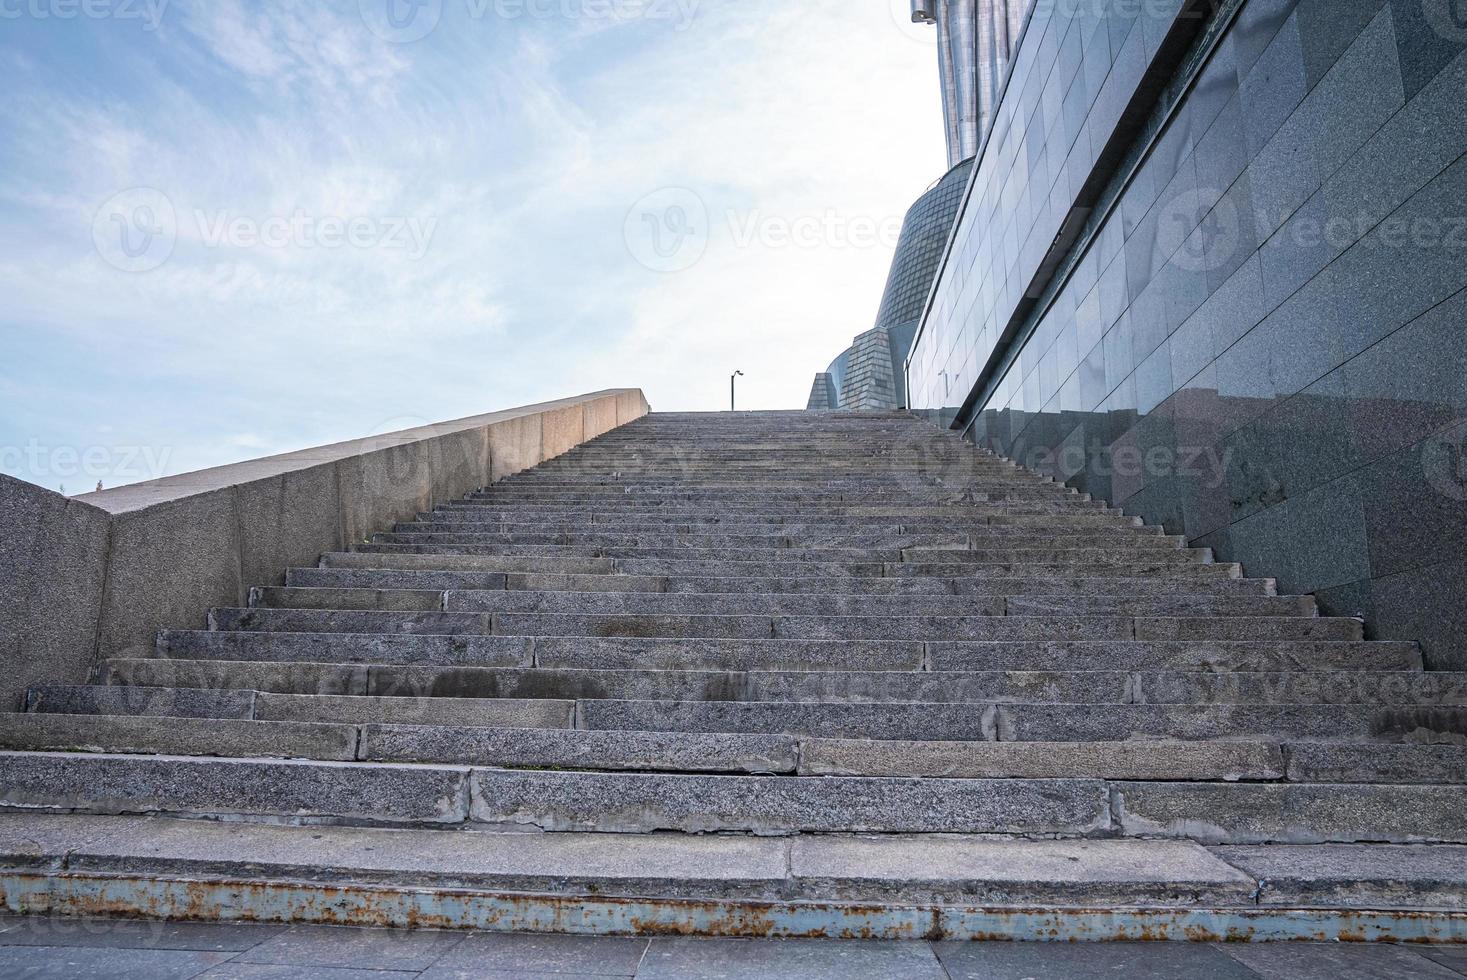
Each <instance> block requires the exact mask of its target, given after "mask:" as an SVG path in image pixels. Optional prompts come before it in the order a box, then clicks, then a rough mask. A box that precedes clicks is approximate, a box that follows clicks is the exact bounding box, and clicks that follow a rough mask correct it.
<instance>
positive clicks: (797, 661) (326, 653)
mask: <svg viewBox="0 0 1467 980" xmlns="http://www.w3.org/2000/svg"><path fill="white" fill-rule="evenodd" d="M155 655H156V656H159V657H166V658H179V659H190V658H208V659H219V660H257V661H277V660H278V661H306V662H310V661H315V662H320V663H338V664H339V663H359V664H372V663H376V664H422V665H429V666H432V665H441V666H465V667H470V666H473V667H532V666H537V665H538V666H541V667H560V668H587V669H589V668H601V669H653V668H656V669H674V670H708V669H712V670H758V669H766V670H771V669H777V670H785V671H807V670H817V671H819V670H864V671H879V670H898V671H917V670H923V669H927V670H931V671H946V670H1024V669H1032V670H1067V669H1072V668H1076V667H1082V668H1085V669H1097V668H1101V669H1110V670H1126V671H1135V670H1187V671H1207V672H1219V671H1231V670H1244V669H1248V670H1253V671H1275V672H1279V671H1314V670H1408V671H1414V670H1420V669H1421V667H1422V658H1421V651H1420V649H1419V648H1418V647H1417V646H1416V645H1415V644H1413V643H1401V642H1365V641H1346V642H1333V641H1287V640H1285V641H1252V642H1250V641H1234V642H1229V641H1221V642H1219V641H1143V640H1118V641H1095V640H1078V641H1061V642H1023V641H1017V642H1014V641H1010V642H986V643H984V642H979V643H972V642H960V641H951V642H949V641H944V642H937V643H925V644H924V643H923V642H921V641H855V642H851V641H838V640H779V639H756V640H725V639H687V638H682V639H639V638H627V637H574V638H558V637H538V638H532V637H505V636H473V637H451V636H421V635H419V636H414V635H394V636H384V635H354V634H333V633H291V632H268V633H227V632H211V631H208V630H163V631H161V632H160V633H159V634H158V642H157V649H156V651H155Z"/></svg>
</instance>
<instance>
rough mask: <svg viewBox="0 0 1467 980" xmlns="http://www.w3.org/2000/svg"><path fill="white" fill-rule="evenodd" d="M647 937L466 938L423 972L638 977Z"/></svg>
mask: <svg viewBox="0 0 1467 980" xmlns="http://www.w3.org/2000/svg"><path fill="white" fill-rule="evenodd" d="M647 942H648V941H647V940H646V939H636V938H630V937H621V936H556V935H545V936H538V935H530V934H512V933H509V934H505V933H501V934H491V935H475V936H469V937H467V938H465V939H464V941H463V942H462V943H460V944H459V945H458V946H456V947H455V948H454V949H453V950H452V952H449V953H446V954H445V955H444V956H443V958H442V959H440V960H438V961H437V962H436V963H435V964H434V967H433V969H432V970H431V971H430V972H429V973H427V974H425V977H426V978H428V980H434V978H437V977H440V976H442V977H448V976H454V975H456V974H457V971H465V974H466V975H468V976H483V975H484V974H485V973H486V972H487V973H488V975H490V976H493V975H494V974H495V973H501V974H502V975H504V976H506V977H509V976H515V977H527V976H535V975H536V974H541V975H561V976H564V975H566V974H577V975H580V974H584V975H586V976H592V975H595V976H605V977H631V976H635V975H636V973H637V970H638V967H639V966H640V964H641V962H642V957H643V955H644V954H645V953H646V952H647Z"/></svg>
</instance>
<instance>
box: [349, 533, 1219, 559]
mask: <svg viewBox="0 0 1467 980" xmlns="http://www.w3.org/2000/svg"><path fill="white" fill-rule="evenodd" d="M472 537H475V536H472V535H460V534H451V535H443V534H392V533H381V534H374V535H373V536H372V541H370V542H368V543H366V544H362V545H358V546H356V548H355V550H356V551H359V552H363V553H380V552H383V551H385V552H386V553H388V554H391V553H393V552H394V551H399V550H403V549H413V550H417V553H427V554H431V553H434V552H440V551H441V552H444V553H447V554H471V555H472V554H479V555H499V554H503V555H575V556H585V557H598V558H599V557H603V556H609V557H613V558H619V559H636V558H672V559H682V560H688V559H700V558H701V559H717V560H727V559H728V558H729V557H730V555H731V553H732V554H733V556H734V557H737V558H738V559H740V560H743V561H751V562H761V561H762V562H832V561H833V562H842V561H844V562H883V563H886V562H903V561H909V562H918V563H929V564H935V563H954V564H958V563H972V564H988V563H994V562H1022V561H1033V562H1069V563H1072V564H1088V563H1095V564H1120V563H1126V562H1136V561H1142V560H1144V561H1148V562H1160V563H1173V564H1184V563H1188V562H1206V561H1208V560H1209V559H1210V557H1211V555H1210V553H1208V552H1207V551H1206V550H1205V549H1196V548H1180V547H1178V546H1177V544H1176V543H1175V542H1170V541H1166V540H1165V539H1162V538H1149V539H1143V538H1136V539H1134V540H1128V541H1115V542H1108V543H1105V544H1086V543H1083V542H1080V543H1075V544H1073V545H1072V544H1071V543H1068V542H1061V543H1057V544H1054V545H1049V544H1044V543H1039V542H1025V541H1015V542H1006V543H1001V544H991V545H990V544H985V545H982V546H981V547H974V548H969V547H965V546H960V545H954V546H953V547H947V548H942V547H922V548H907V547H903V546H902V545H901V544H900V543H888V544H881V545H871V546H866V545H851V546H843V545H841V544H840V543H838V542H832V543H831V544H830V545H829V546H828V547H827V546H824V545H821V546H819V547H807V546H795V545H791V546H790V547H773V546H770V547H750V546H748V545H746V544H740V543H735V542H722V543H720V542H718V541H717V540H707V541H693V542H688V543H679V542H678V541H677V540H676V539H674V538H667V539H665V540H661V541H657V540H651V539H631V538H629V539H628V540H627V541H626V542H625V543H618V542H614V541H610V540H607V541H602V542H596V541H584V542H579V543H576V542H573V543H569V544H556V543H552V542H525V541H499V542H495V541H483V540H480V541H474V540H470V539H471V538H472ZM445 538H448V539H452V540H444V539H445ZM408 553H413V551H412V550H409V551H408Z"/></svg>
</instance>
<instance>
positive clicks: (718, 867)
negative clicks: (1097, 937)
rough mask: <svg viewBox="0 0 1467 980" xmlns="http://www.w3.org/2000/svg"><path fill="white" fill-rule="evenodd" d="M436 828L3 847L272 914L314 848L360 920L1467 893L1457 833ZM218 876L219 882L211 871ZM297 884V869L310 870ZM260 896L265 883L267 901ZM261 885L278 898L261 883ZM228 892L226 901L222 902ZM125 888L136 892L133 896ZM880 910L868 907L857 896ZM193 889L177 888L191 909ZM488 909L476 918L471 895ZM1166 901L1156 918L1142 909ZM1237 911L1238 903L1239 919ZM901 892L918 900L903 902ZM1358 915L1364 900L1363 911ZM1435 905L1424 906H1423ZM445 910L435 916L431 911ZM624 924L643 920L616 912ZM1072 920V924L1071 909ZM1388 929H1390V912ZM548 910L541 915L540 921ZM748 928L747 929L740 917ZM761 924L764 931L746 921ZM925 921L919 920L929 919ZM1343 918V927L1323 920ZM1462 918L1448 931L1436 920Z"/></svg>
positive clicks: (118, 829) (73, 887) (820, 927)
mask: <svg viewBox="0 0 1467 980" xmlns="http://www.w3.org/2000/svg"><path fill="white" fill-rule="evenodd" d="M441 834H442V831H441V830H422V829H383V828H348V827H319V826H317V827H285V826H271V825H265V824H224V823H214V822H204V821H183V820H169V819H166V818H155V817H154V818H150V817H129V816H112V817H97V816H56V815H49V814H8V815H5V816H0V863H3V865H4V866H6V867H7V868H14V869H17V870H19V871H21V872H22V873H25V872H30V873H32V874H34V873H35V867H36V859H35V856H34V852H35V844H36V842H37V841H43V842H45V845H46V849H47V851H49V852H54V853H58V854H59V853H64V854H67V855H69V858H70V861H71V862H72V865H73V869H72V871H71V873H70V875H69V876H68V878H67V879H64V880H60V881H57V882H55V884H54V885H53V886H52V890H51V891H50V895H51V901H52V902H53V905H54V907H55V908H56V909H57V910H58V912H66V913H71V914H78V913H82V912H86V911H95V910H96V909H95V906H92V905H90V904H88V899H87V897H86V896H87V893H88V889H89V888H90V887H92V886H95V885H99V884H101V883H102V882H105V881H110V880H111V879H112V877H113V876H115V875H117V874H119V873H121V874H126V875H129V876H132V877H136V878H138V879H140V880H141V881H143V882H147V883H149V884H150V885H152V886H153V887H150V888H148V889H146V891H144V890H143V889H139V890H138V891H137V892H136V893H130V892H128V891H125V890H122V889H118V888H116V887H115V886H114V887H113V888H112V890H111V900H112V901H113V902H114V903H115V904H116V908H115V909H114V910H115V911H120V912H123V913H131V914H136V915H141V914H147V913H148V912H150V911H155V912H156V911H161V912H163V913H164V914H168V913H169V912H170V911H173V910H174V907H173V906H172V905H171V904H170V903H169V902H168V900H166V899H163V900H161V903H160V896H164V895H168V894H169V888H168V886H169V885H171V884H173V883H175V882H178V883H182V882H189V881H191V882H195V883H196V884H195V885H194V887H193V890H192V894H191V900H192V902H193V903H194V906H193V907H195V908H196V909H198V910H202V911H205V912H208V911H212V910H216V909H217V910H218V911H220V912H223V911H224V909H225V904H226V903H225V899H224V893H225V891H226V889H225V888H224V887H223V883H225V882H229V883H233V884H234V887H233V888H232V889H229V890H228V891H229V893H232V895H233V897H232V898H231V899H229V900H228V901H229V903H232V906H231V907H232V909H233V911H235V912H237V913H238V914H242V915H245V916H248V917H254V918H261V919H269V918H271V916H272V914H278V912H279V906H278V904H272V903H274V902H275V896H276V891H277V890H279V889H283V888H284V887H285V886H288V885H289V884H290V883H292V882H299V880H300V877H299V870H300V867H301V865H302V863H303V861H304V862H308V863H310V864H311V865H312V866H313V879H314V881H315V882H316V885H314V886H313V887H312V888H311V890H310V891H309V897H311V898H314V897H316V896H317V895H319V896H321V897H323V898H324V897H325V896H326V895H328V894H339V893H341V892H348V893H352V894H360V895H362V896H363V898H364V899H365V900H366V901H365V902H364V906H363V907H362V908H356V907H354V906H351V905H340V904H338V905H336V906H334V907H333V908H332V910H331V914H330V917H329V918H327V917H325V916H324V915H323V914H321V913H319V912H318V913H314V914H313V913H312V911H311V909H312V908H318V907H319V904H320V903H312V902H303V903H302V907H301V908H300V909H299V910H298V911H296V913H295V914H296V915H297V916H299V917H300V918H302V919H304V920H306V921H329V922H333V923H340V924H348V925H383V924H386V925H392V926H408V925H412V924H421V922H422V920H421V918H420V917H419V916H418V915H417V912H418V911H419V910H418V909H416V908H415V907H414V906H413V905H412V904H409V903H408V902H406V901H404V896H403V894H402V893H401V892H399V891H397V890H396V889H397V888H398V887H400V886H402V885H406V884H411V885H412V886H413V887H414V889H415V890H416V891H417V893H418V894H421V895H424V896H426V897H427V898H428V899H430V900H431V904H433V905H435V906H439V905H440V903H438V902H437V901H436V899H437V897H438V896H439V895H440V894H442V895H448V894H453V895H456V896H458V897H460V898H461V899H462V905H463V907H464V909H465V914H464V915H463V916H462V917H456V918H452V919H451V920H449V921H445V922H442V923H439V924H444V925H455V926H458V927H462V928H469V927H474V928H480V929H497V928H510V929H513V928H519V929H525V928H530V927H531V926H532V925H533V924H534V922H535V921H537V920H539V919H541V918H542V917H548V918H555V917H554V916H553V915H552V914H551V913H552V912H553V911H554V910H556V909H564V907H566V906H567V905H570V906H575V907H580V908H584V909H586V910H588V911H594V912H596V913H597V914H598V915H599V914H601V913H603V912H604V913H606V914H608V915H610V914H612V913H613V910H614V909H616V908H617V906H618V904H619V903H618V902H617V899H618V898H622V897H626V898H634V899H635V905H634V908H635V912H636V914H637V915H638V916H640V917H642V923H643V926H644V927H645V928H646V929H648V930H649V931H652V930H654V929H656V928H661V927H662V925H663V923H677V922H682V921H685V920H686V919H687V917H688V915H689V913H690V911H691V907H690V905H689V904H688V902H687V901H685V900H686V899H688V898H693V899H694V900H701V902H700V907H701V906H704V905H706V910H707V911H709V912H710V913H712V914H713V915H715V916H716V917H717V919H718V920H719V921H727V922H730V923H735V922H738V921H740V919H739V912H740V911H746V910H748V909H749V906H750V903H757V907H758V908H759V910H760V911H761V916H760V919H759V922H760V929H761V930H762V931H763V932H765V933H768V934H772V935H776V936H812V935H816V934H819V935H824V936H832V935H834V936H839V937H854V936H857V935H864V936H866V937H867V938H874V939H900V938H905V937H906V936H909V935H911V934H912V929H913V928H914V927H915V926H916V925H917V924H918V923H921V924H922V929H933V928H934V924H936V926H935V928H937V929H938V930H939V931H938V932H937V933H936V935H940V936H943V937H945V938H948V939H956V940H966V939H973V938H978V932H977V930H976V929H975V927H973V926H971V925H970V926H968V927H964V926H963V923H964V922H966V921H968V920H969V919H970V918H973V917H975V916H977V918H978V921H979V923H981V925H982V926H983V927H984V928H987V927H989V925H990V920H989V919H988V918H984V917H982V916H980V915H979V914H978V911H977V909H978V908H989V909H994V910H995V911H996V912H998V913H1003V912H1006V911H1008V910H1010V909H1014V910H1017V909H1023V908H1032V907H1035V906H1051V907H1062V906H1066V905H1076V904H1078V905H1083V906H1086V907H1089V908H1096V909H1129V910H1133V911H1132V912H1131V913H1130V914H1131V915H1132V916H1134V917H1135V918H1136V919H1137V920H1140V921H1138V922H1137V927H1138V930H1140V931H1139V932H1134V933H1133V932H1131V931H1125V932H1123V933H1122V935H1123V936H1124V937H1125V938H1135V937H1136V936H1138V935H1141V934H1145V935H1146V936H1148V937H1149V938H1158V937H1162V938H1185V933H1184V932H1182V931H1178V932H1176V933H1173V932H1172V931H1170V930H1169V929H1168V928H1167V927H1166V926H1165V925H1164V924H1163V922H1164V920H1165V921H1173V920H1177V919H1180V920H1181V921H1182V922H1184V923H1190V922H1191V921H1192V920H1191V919H1190V917H1189V916H1188V915H1187V910H1189V909H1203V910H1207V912H1208V917H1207V918H1208V921H1210V922H1212V923H1213V924H1214V925H1223V926H1224V927H1225V928H1231V927H1232V924H1233V923H1234V921H1236V925H1237V927H1238V928H1239V929H1243V928H1248V927H1249V926H1250V924H1251V926H1252V928H1255V929H1256V928H1258V926H1259V924H1260V923H1259V922H1258V921H1257V920H1256V919H1251V918H1249V916H1252V915H1254V913H1253V912H1251V911H1249V910H1250V909H1254V908H1256V907H1257V906H1258V905H1259V904H1262V905H1263V906H1265V907H1271V908H1274V909H1280V908H1282V909H1287V908H1300V907H1310V906H1313V907H1323V906H1335V907H1347V908H1358V909H1386V910H1393V909H1410V910H1415V909H1428V908H1438V909H1441V908H1454V907H1458V906H1460V905H1461V904H1462V902H1463V900H1464V898H1467V848H1462V847H1456V846H1452V845H1369V844H1364V845H1332V844H1314V845H1271V846H1267V847H1260V846H1249V845H1233V846H1222V847H1215V848H1213V849H1211V850H1209V849H1207V848H1204V847H1202V846H1200V845H1198V844H1195V843H1191V842H1187V841H1141V840H1083V841H1074V840H1002V839H994V838H990V837H974V836H962V835H954V836H951V837H930V836H901V835H893V836H884V837H879V838H878V837H848V838H843V837H829V836H809V837H785V838H762V839H760V838H748V837H727V836H718V835H687V834H655V835H647V836H644V837H639V838H624V837H622V838H613V837H607V836H606V835H601V834H594V833H592V834H560V835H555V836H553V837H552V836H536V835H525V834H517V833H495V832H492V831H481V832H479V833H475V834H466V835H462V836H461V839H457V842H456V845H455V846H454V847H453V848H452V849H451V850H448V849H444V848H442V847H441V845H440V839H441ZM214 882H219V883H221V887H220V888H219V892H220V894H218V895H217V896H216V894H215V892H214V890H212V889H211V887H210V885H211V884H212V883H214ZM296 887H300V886H299V885H297V886H296ZM505 894H514V895H516V896H517V899H518V904H519V905H520V906H522V909H523V911H522V913H521V914H520V915H517V916H514V917H511V918H510V919H509V920H508V921H506V920H505V919H504V918H503V915H502V912H501V910H500V909H499V908H498V907H497V905H496V902H495V899H496V898H497V897H499V896H502V895H505ZM254 896H261V899H260V900H259V901H255V900H254ZM267 898H268V901H267V900H266V899H267ZM216 902H217V903H218V904H217V905H216V904H215V903H216ZM130 903H131V904H130ZM873 905H874V906H877V907H881V908H883V909H886V910H887V915H888V916H889V917H890V919H891V921H887V920H886V919H885V918H884V919H883V920H881V921H880V922H877V923H875V924H873V923H872V921H871V919H870V918H869V917H868V916H866V915H863V914H862V910H863V909H869V908H871V907H872V906H873ZM186 906H187V903H185V902H184V901H182V900H180V901H178V904H177V909H178V911H180V912H181V911H182V909H183V908H185V907H186ZM476 908H485V909H490V910H493V912H494V915H493V916H492V917H489V916H483V917H474V916H472V915H471V914H470V910H473V909H476ZM1145 908H1151V909H1160V910H1161V915H1158V916H1153V917H1151V918H1147V917H1145V916H1144V914H1143V913H1141V912H1139V911H1135V910H1139V909H1145ZM1228 909H1232V910H1234V915H1235V919H1234V918H1230V916H1229V913H1228V912H1227V911H1226V910H1228ZM898 910H905V912H906V913H907V914H899V912H898ZM1355 918H1357V919H1359V918H1362V917H1361V916H1356V917H1355ZM1428 918H1429V917H1428V916H1426V915H1422V916H1420V921H1421V922H1422V923H1423V924H1425V923H1426V922H1427V920H1428ZM434 921H437V920H434ZM612 921H614V922H616V923H618V924H622V925H623V928H625V929H626V931H628V932H632V933H635V932H637V931H638V929H637V926H636V924H635V923H631V922H627V923H624V924H623V923H622V920H621V919H620V918H617V919H614V920H612ZM1052 921H1053V923H1054V927H1055V928H1056V929H1058V930H1061V932H1060V937H1061V938H1073V937H1078V936H1079V935H1080V934H1082V932H1083V929H1082V927H1081V924H1080V923H1078V922H1076V923H1073V924H1072V923H1070V922H1069V921H1068V920H1067V919H1066V918H1065V917H1063V916H1057V917H1055V918H1054V919H1053V920H1052ZM1072 925H1073V927H1074V929H1075V932H1074V933H1070V932H1068V931H1067V930H1069V929H1070V928H1071V927H1072ZM1382 926H1383V928H1386V934H1389V930H1388V927H1384V923H1382ZM542 928H543V927H542ZM735 931H736V932H738V931H741V930H739V929H737V928H735ZM750 931H751V932H752V930H750ZM918 931H919V932H920V931H921V930H918ZM1326 935H1330V936H1332V935H1333V933H1332V932H1328V933H1326ZM1440 935H1442V936H1443V937H1446V936H1450V935H1451V931H1450V930H1449V929H1448V930H1446V931H1444V932H1442V933H1440Z"/></svg>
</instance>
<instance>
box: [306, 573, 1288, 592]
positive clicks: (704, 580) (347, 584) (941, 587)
mask: <svg viewBox="0 0 1467 980" xmlns="http://www.w3.org/2000/svg"><path fill="white" fill-rule="evenodd" d="M285 582H286V585H288V586H291V587H293V588H317V589H333V588H335V589H361V588H367V589H379V588H380V589H407V590H424V589H426V590H442V591H446V590H470V591H473V590H489V591H493V590H497V589H508V590H510V591H540V592H677V593H701V594H721V593H744V592H751V593H758V594H764V595H770V594H783V593H801V594H829V595H837V594H870V595H885V594H889V595H1132V596H1135V595H1176V594H1180V593H1192V594H1198V595H1204V594H1206V595H1239V596H1249V595H1253V596H1268V595H1275V594H1277V584H1276V583H1275V581H1274V580H1273V579H1194V580H1173V579H1154V578H1119V577H1109V578H1107V577H1095V578H1087V577H1084V576H1077V575H1064V576H1061V575H1051V576H1045V577H1037V578H1030V579H1022V578H1010V579H1001V578H996V579H982V578H952V579H937V578H918V577H907V578H891V579H887V578H870V577H868V578H867V579H865V580H854V579H827V578H823V577H820V576H806V577H804V578H798V579H797V578H758V577H752V578H740V577H736V576H722V577H720V576H672V575H626V574H622V573H616V572H613V573H602V574H560V573H554V572H541V573H526V572H475V571H454V570H452V569H444V570H433V569H385V568H384V569H370V568H360V569H355V568H352V569H349V568H292V569H289V570H288V571H287V572H286V573H285Z"/></svg>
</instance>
